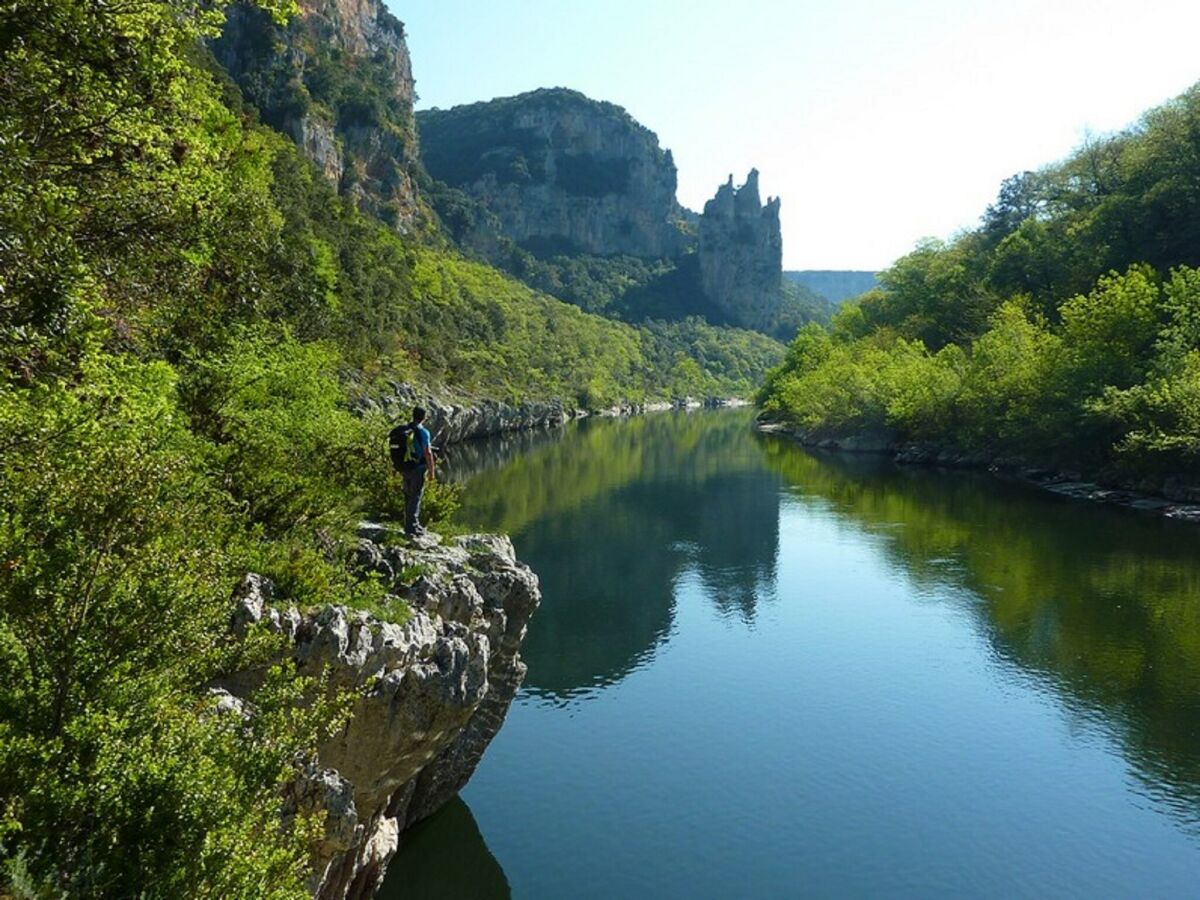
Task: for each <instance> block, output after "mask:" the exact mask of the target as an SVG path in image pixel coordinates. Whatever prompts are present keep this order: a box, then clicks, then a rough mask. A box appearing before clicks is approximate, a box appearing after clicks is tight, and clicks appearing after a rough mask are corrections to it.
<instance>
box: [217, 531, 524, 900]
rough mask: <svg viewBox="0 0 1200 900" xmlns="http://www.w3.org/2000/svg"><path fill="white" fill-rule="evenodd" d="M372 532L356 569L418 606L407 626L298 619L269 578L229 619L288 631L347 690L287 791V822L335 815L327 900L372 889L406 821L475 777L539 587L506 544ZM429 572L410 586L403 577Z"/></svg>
mask: <svg viewBox="0 0 1200 900" xmlns="http://www.w3.org/2000/svg"><path fill="white" fill-rule="evenodd" d="M387 536H388V532H387V531H386V530H385V529H383V528H380V527H377V526H366V527H365V528H364V531H363V537H362V539H361V540H360V541H359V545H358V550H357V559H356V565H357V567H358V568H359V570H360V571H362V572H363V573H364V574H365V573H370V574H374V575H377V576H378V577H380V578H382V579H383V581H384V583H385V584H386V585H388V586H390V588H391V589H392V590H393V591H394V593H395V594H396V595H398V596H399V597H402V598H403V599H404V600H406V601H407V603H408V606H409V607H410V608H411V610H412V614H411V616H410V617H409V618H408V619H407V621H405V622H404V623H403V624H394V623H391V622H386V621H381V620H379V619H377V618H376V617H374V616H372V615H369V614H367V613H365V612H360V611H354V610H350V609H347V608H345V607H342V606H327V607H325V608H323V609H319V610H314V611H310V612H308V613H305V614H301V613H300V612H299V611H298V610H296V609H294V608H292V609H281V608H279V607H278V606H277V605H275V604H273V602H272V593H273V590H272V586H271V584H270V582H268V581H267V580H266V579H263V578H261V577H258V576H253V575H252V576H248V577H247V579H246V581H245V583H244V584H243V586H242V588H241V589H240V591H239V593H238V596H237V598H236V606H235V609H234V613H233V618H232V627H233V629H234V631H235V633H237V634H239V635H245V634H247V633H248V632H249V631H250V630H251V629H254V628H266V629H269V630H271V631H274V632H276V633H278V634H282V635H283V637H284V639H285V641H286V646H287V648H288V649H287V651H286V652H287V653H288V654H290V655H291V656H292V657H293V658H294V659H295V660H296V662H297V664H298V665H299V668H300V671H301V672H302V673H305V674H314V675H317V674H320V673H321V672H322V671H324V672H327V673H328V677H329V684H330V686H331V688H332V689H340V690H345V691H350V692H351V694H352V696H353V706H352V717H351V719H350V720H349V723H348V724H347V725H346V726H345V728H344V729H343V730H342V731H341V732H340V733H338V734H336V735H334V736H333V737H332V738H330V739H329V740H328V741H326V742H325V744H324V745H322V746H321V747H320V748H319V750H318V758H317V760H316V761H315V762H314V763H313V764H311V765H309V766H307V767H306V768H305V769H304V770H303V771H302V772H301V773H300V774H299V777H298V778H297V779H296V781H295V782H294V783H293V784H292V785H290V786H289V788H288V789H287V790H286V792H285V798H284V804H283V814H284V816H285V817H286V816H291V815H296V814H297V813H301V812H303V813H312V812H324V813H325V826H324V833H323V835H322V836H321V838H320V839H318V840H317V841H316V842H315V843H314V844H313V845H312V847H311V859H310V871H311V878H310V889H311V891H312V893H313V896H314V897H317V898H322V900H359V898H369V897H371V896H372V895H373V894H374V892H375V891H376V889H377V888H378V887H379V885H380V884H381V883H382V881H383V876H384V874H385V872H386V869H387V865H388V863H389V861H390V860H391V859H392V857H393V856H394V855H395V853H396V850H397V848H398V847H399V843H400V840H401V835H402V833H403V832H404V830H405V829H406V828H408V827H409V826H410V825H412V824H414V823H415V822H417V821H419V820H421V819H423V818H425V817H426V816H428V815H430V814H431V813H433V812H435V811H436V810H437V809H438V807H440V806H441V805H442V804H444V803H445V802H447V801H448V800H450V799H451V798H452V797H453V796H454V795H455V794H456V793H457V792H458V791H459V790H460V789H461V788H462V787H463V785H465V784H466V782H467V779H469V778H470V776H471V775H472V773H473V772H474V771H475V767H476V766H477V765H478V763H479V760H480V758H481V756H482V755H483V751H484V749H485V748H486V747H487V745H488V743H489V742H490V741H491V739H492V738H493V737H494V736H495V734H496V732H497V731H498V730H499V728H500V725H501V724H502V723H503V721H504V716H505V714H506V712H507V710H508V707H509V705H510V704H511V703H512V700H513V697H514V696H515V695H516V692H517V689H518V688H519V687H520V685H521V681H522V680H523V678H524V676H525V665H524V663H523V662H521V658H520V648H521V642H522V640H523V639H524V636H525V630H526V626H527V624H528V622H529V618H530V616H531V615H532V614H533V611H534V610H535V609H536V608H537V606H538V603H539V602H540V599H541V595H540V592H539V589H538V582H537V576H535V575H534V574H533V573H532V572H531V571H530V570H529V568H528V567H526V566H525V565H523V564H521V563H520V562H518V561H517V559H516V555H515V553H514V551H513V547H512V543H511V542H510V541H509V540H508V538H504V537H496V536H490V535H471V536H467V537H459V538H456V539H454V540H453V541H451V542H449V543H447V544H442V543H441V542H440V541H439V540H438V539H437V538H436V537H433V536H430V537H427V538H422V539H421V540H420V545H419V546H418V545H413V544H410V543H407V542H405V543H401V544H397V545H393V546H388V545H386V544H383V543H380V541H382V540H383V539H385V538H386V537H387ZM414 571H421V572H422V573H423V574H421V575H420V577H418V578H416V580H415V581H413V582H409V583H406V582H404V581H402V577H403V576H402V573H409V574H410V575H411V573H412V572H414ZM257 677H260V675H259V674H258V673H254V672H246V673H241V674H240V675H237V676H234V677H232V678H230V679H227V680H226V681H225V682H223V683H222V684H221V685H219V686H216V687H215V688H214V692H215V693H216V694H217V696H218V703H219V706H220V708H222V709H225V710H226V711H229V712H230V713H233V714H236V713H237V712H240V711H242V709H243V702H242V701H241V700H240V699H239V694H244V693H245V690H246V688H247V687H248V686H250V685H252V684H253V683H255V679H256V678H257Z"/></svg>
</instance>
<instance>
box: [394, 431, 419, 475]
mask: <svg viewBox="0 0 1200 900" xmlns="http://www.w3.org/2000/svg"><path fill="white" fill-rule="evenodd" d="M388 452H389V453H390V454H391V457H392V468H393V469H395V470H396V471H397V472H403V471H411V470H412V469H415V468H416V467H417V466H418V465H420V462H421V455H420V454H419V453H418V452H417V426H416V425H414V424H413V423H412V422H408V423H406V424H404V425H397V426H396V427H395V428H393V429H392V430H391V431H389V432H388Z"/></svg>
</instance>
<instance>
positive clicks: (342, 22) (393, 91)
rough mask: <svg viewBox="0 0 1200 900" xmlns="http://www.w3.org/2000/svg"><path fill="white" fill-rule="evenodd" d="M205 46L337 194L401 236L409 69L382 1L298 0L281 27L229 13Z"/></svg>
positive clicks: (409, 180) (409, 144)
mask: <svg viewBox="0 0 1200 900" xmlns="http://www.w3.org/2000/svg"><path fill="white" fill-rule="evenodd" d="M212 49H213V53H214V55H215V56H216V58H217V60H218V61H219V62H220V63H221V65H222V66H224V68H225V69H226V71H227V72H228V73H229V74H230V76H232V78H233V79H234V81H236V82H237V84H238V86H239V87H240V88H241V90H242V93H243V95H244V96H245V97H246V99H247V100H248V101H249V102H250V103H251V104H253V105H254V106H255V107H256V108H257V109H258V110H259V112H260V114H261V115H262V118H263V120H264V121H265V122H266V123H267V124H269V125H271V126H272V127H274V128H276V129H278V130H279V131H282V132H284V133H285V134H287V135H289V136H290V137H291V138H292V139H293V140H294V141H295V142H296V143H297V144H298V145H299V146H300V147H301V149H303V151H304V152H305V154H306V155H307V156H308V157H309V158H310V159H311V160H312V161H313V162H314V163H316V165H317V166H318V168H320V170H321V171H322V172H323V173H324V174H325V177H326V178H328V179H329V180H330V181H332V182H333V183H334V184H336V185H337V186H338V190H339V191H340V192H341V193H343V194H347V195H349V196H351V197H353V198H354V199H355V200H356V202H358V203H359V204H360V205H361V206H362V207H363V208H364V209H366V210H367V211H368V212H371V213H372V214H374V215H376V216H378V217H379V218H381V219H383V220H384V221H386V222H388V223H389V224H392V225H394V226H395V227H397V228H399V229H400V230H407V229H408V228H410V227H411V226H412V225H413V223H414V221H415V219H416V218H417V215H418V212H419V205H418V203H417V191H416V187H415V178H416V175H417V169H418V166H419V161H418V156H417V142H416V130H415V126H414V123H413V99H414V82H413V75H412V62H411V60H410V58H409V54H408V46H407V44H406V42H405V36H404V25H403V24H402V23H401V22H400V21H399V20H398V19H397V18H396V17H395V16H393V15H392V14H391V13H389V12H388V11H387V8H386V7H385V6H384V5H383V3H382V0H300V15H299V16H297V17H295V18H293V19H292V21H291V22H290V23H289V24H288V25H287V26H286V27H278V26H276V25H275V24H274V23H273V22H272V21H271V19H270V18H269V17H268V16H267V15H266V14H265V13H263V12H261V11H260V10H257V9H253V8H250V7H245V6H238V7H234V8H232V9H231V10H230V12H229V16H228V20H227V22H226V25H225V29H224V32H223V34H222V35H221V37H220V38H219V39H218V40H217V41H215V42H214V43H213V48H212Z"/></svg>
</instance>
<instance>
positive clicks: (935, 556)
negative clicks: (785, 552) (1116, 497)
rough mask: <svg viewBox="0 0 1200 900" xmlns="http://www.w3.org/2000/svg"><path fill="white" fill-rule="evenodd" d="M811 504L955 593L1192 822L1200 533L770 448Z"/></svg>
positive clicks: (1198, 713)
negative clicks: (1115, 743) (1110, 738)
mask: <svg viewBox="0 0 1200 900" xmlns="http://www.w3.org/2000/svg"><path fill="white" fill-rule="evenodd" d="M760 446H762V448H763V453H764V455H765V458H766V460H767V461H768V464H769V465H770V466H771V468H772V469H773V470H774V471H776V472H778V473H780V474H781V475H782V476H783V477H784V479H785V480H786V482H787V484H788V485H789V486H790V488H791V490H792V492H793V493H795V494H796V495H797V496H798V497H799V498H800V499H801V501H802V502H805V503H810V504H817V505H820V506H821V507H823V508H824V509H826V510H828V511H831V512H833V513H834V514H835V515H836V516H837V517H838V518H840V519H841V520H843V521H844V522H846V523H852V524H853V525H854V526H855V527H856V528H862V529H866V530H868V531H870V532H873V533H875V534H877V535H878V536H879V539H880V547H881V549H882V551H883V552H884V553H885V554H886V555H887V557H888V558H889V559H890V560H891V562H892V564H893V565H895V566H896V567H897V568H899V569H901V570H903V572H905V573H906V575H907V577H908V578H910V579H911V580H913V581H914V582H916V583H917V584H918V585H922V584H924V585H931V586H932V585H946V584H949V585H954V586H958V587H961V588H964V589H965V590H963V591H961V592H959V593H958V594H957V596H959V597H962V598H963V602H964V604H965V605H966V607H967V608H968V609H970V610H971V612H972V614H973V615H975V616H976V617H977V619H978V622H979V627H980V629H981V630H982V631H983V632H984V633H985V634H987V636H988V638H989V640H990V642H991V644H992V646H993V648H994V650H995V652H996V653H997V654H998V656H999V657H1000V658H1001V659H1003V660H1004V661H1006V662H1008V663H1010V664H1014V665H1016V666H1019V667H1020V669H1021V670H1022V671H1024V672H1027V673H1035V674H1036V676H1037V677H1038V678H1039V679H1041V681H1042V683H1043V684H1045V685H1048V686H1050V687H1051V688H1052V689H1053V690H1054V692H1055V693H1056V695H1057V696H1058V698H1059V701H1060V702H1061V703H1063V704H1065V705H1066V707H1067V708H1068V709H1069V710H1070V711H1071V712H1072V713H1073V714H1076V715H1080V716H1083V717H1086V718H1087V719H1089V720H1092V721H1099V722H1100V723H1101V724H1102V726H1103V727H1104V729H1105V730H1106V731H1107V732H1108V733H1109V734H1111V735H1112V736H1113V737H1114V738H1115V739H1116V740H1117V741H1118V742H1119V745H1120V746H1121V748H1122V752H1123V754H1124V756H1125V757H1126V759H1127V760H1128V761H1129V763H1130V765H1131V766H1132V767H1133V770H1134V773H1135V776H1136V777H1137V778H1138V779H1139V780H1140V781H1141V782H1142V784H1143V793H1144V794H1146V795H1148V796H1151V797H1153V798H1154V799H1155V800H1156V801H1158V802H1160V803H1161V804H1164V805H1165V806H1166V807H1167V808H1168V809H1170V810H1171V811H1173V812H1174V813H1175V814H1176V816H1177V817H1178V818H1179V819H1180V820H1181V821H1183V822H1184V823H1185V824H1186V825H1188V826H1189V827H1191V828H1194V827H1195V826H1196V823H1197V803H1198V802H1200V559H1198V558H1197V556H1196V551H1197V549H1200V532H1197V530H1196V528H1195V526H1191V525H1186V524H1182V523H1176V522H1171V521H1168V520H1163V519H1157V518H1153V517H1148V516H1143V515H1139V514H1136V513H1131V512H1127V511H1124V510H1115V509H1109V508H1101V507H1090V506H1087V505H1083V504H1080V503H1079V502H1075V501H1069V500H1065V499H1060V498H1056V497H1052V496H1049V495H1045V494H1043V493H1041V492H1037V491H1035V490H1033V489H1031V488H1028V487H1026V486H1024V485H1017V484H1005V483H1003V482H1000V481H998V480H997V479H995V478H994V477H991V476H986V475H969V474H963V473H953V474H951V473H937V472H933V471H928V470H922V469H911V468H897V467H894V466H892V465H889V464H886V463H881V462H879V461H878V460H872V459H869V458H856V457H847V456H839V455H822V456H814V455H812V454H809V453H806V452H804V451H801V450H799V449H798V448H796V447H795V446H794V445H793V444H791V443H790V442H786V441H782V440H779V439H772V438H763V439H760Z"/></svg>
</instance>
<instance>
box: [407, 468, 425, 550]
mask: <svg viewBox="0 0 1200 900" xmlns="http://www.w3.org/2000/svg"><path fill="white" fill-rule="evenodd" d="M403 474H404V530H405V531H407V532H408V533H409V534H412V533H413V532H415V531H416V530H417V529H418V528H420V527H421V495H422V494H424V493H425V467H424V466H419V467H417V468H415V469H405V470H404V473H403Z"/></svg>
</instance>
